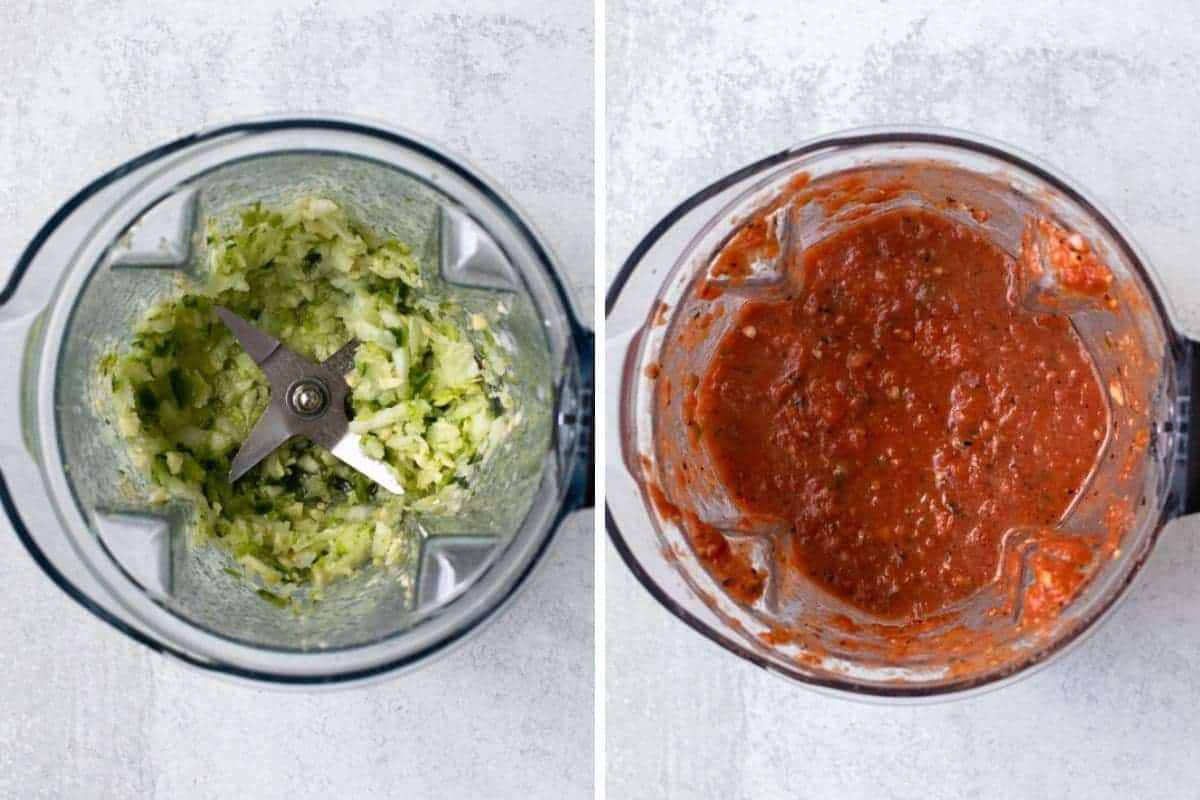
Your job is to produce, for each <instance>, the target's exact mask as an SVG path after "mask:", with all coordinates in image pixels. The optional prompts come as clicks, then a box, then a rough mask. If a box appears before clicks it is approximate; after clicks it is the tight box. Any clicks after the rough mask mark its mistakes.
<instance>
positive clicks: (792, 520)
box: [694, 209, 1108, 619]
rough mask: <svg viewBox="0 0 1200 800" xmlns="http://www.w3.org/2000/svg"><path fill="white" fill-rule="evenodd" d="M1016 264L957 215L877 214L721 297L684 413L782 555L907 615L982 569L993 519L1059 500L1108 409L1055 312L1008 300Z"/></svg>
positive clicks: (1046, 522) (916, 614)
mask: <svg viewBox="0 0 1200 800" xmlns="http://www.w3.org/2000/svg"><path fill="white" fill-rule="evenodd" d="M1078 252H1082V251H1080V250H1076V249H1074V248H1072V253H1078ZM1015 266H1016V265H1015V263H1014V261H1013V259H1012V258H1010V257H1009V256H1008V255H1007V254H1006V253H1004V252H1003V251H1002V250H1000V249H999V248H998V247H997V246H996V245H995V244H994V243H992V242H991V241H990V240H989V239H988V238H987V237H986V236H984V235H983V234H982V233H980V232H978V231H976V230H975V229H973V228H971V227H968V226H967V225H964V224H962V223H959V222H956V221H953V220H951V219H949V218H947V217H945V216H942V215H940V214H937V213H935V212H932V211H923V210H917V209H906V210H900V211H892V212H887V213H885V214H882V215H879V216H876V217H872V218H869V219H865V220H863V221H860V222H857V223H854V224H852V225H850V226H849V227H847V228H845V229H843V230H842V231H840V232H838V233H836V234H835V235H833V236H832V237H830V238H828V239H826V240H824V241H822V242H821V243H819V244H817V245H815V246H813V247H811V248H809V249H808V250H807V251H806V252H804V253H803V255H802V257H801V258H800V259H798V260H797V262H796V263H794V264H793V266H792V269H794V270H795V274H793V275H792V276H791V277H792V284H793V285H794V286H796V287H798V288H797V290H796V291H795V292H794V293H793V294H791V295H788V296H787V297H784V298H783V299H773V300H770V301H765V300H758V301H752V302H749V303H747V304H745V305H743V306H742V307H741V309H740V310H739V311H738V312H737V315H738V316H737V318H736V320H735V323H734V325H733V327H732V328H731V329H730V331H729V333H728V334H726V336H725V337H724V339H723V340H722V341H721V342H720V344H719V346H718V347H717V349H716V351H715V353H714V354H713V356H712V360H711V363H710V365H709V367H708V369H707V372H706V373H705V375H704V376H703V377H702V379H701V380H700V384H699V386H698V388H697V391H696V396H697V400H696V407H695V412H694V413H695V418H696V422H697V423H698V424H697V427H698V429H699V430H700V431H702V436H703V438H704V442H705V444H706V445H707V447H708V449H709V452H710V454H711V456H712V460H713V462H714V465H715V467H716V470H717V473H718V475H719V477H720V479H721V482H722V483H723V484H724V486H725V487H726V488H727V489H728V491H729V492H730V494H731V496H732V498H733V501H734V503H735V504H736V505H737V506H738V507H739V508H740V510H741V512H743V513H744V514H746V515H748V516H754V517H756V518H763V517H765V518H768V519H774V520H776V521H777V522H778V523H779V524H780V527H781V528H782V529H783V530H785V531H788V533H787V535H786V537H785V540H784V541H783V542H781V543H780V544H781V545H782V546H779V547H777V548H776V558H777V559H778V561H779V566H780V567H781V568H783V569H786V570H789V571H791V572H793V573H795V574H801V575H805V576H807V577H808V578H809V579H810V580H812V581H814V582H815V583H816V584H817V585H819V586H821V587H822V588H823V589H825V590H826V591H828V592H830V593H832V594H833V595H835V596H838V597H840V598H842V599H844V600H845V601H847V602H849V603H851V604H852V605H854V606H856V607H858V608H860V609H862V610H863V611H866V612H868V613H870V614H873V615H875V616H878V617H882V618H887V619H918V618H921V617H925V616H928V615H931V614H934V613H937V612H938V611H940V610H943V609H945V608H947V607H948V606H950V605H952V604H954V603H956V602H959V601H961V600H964V599H965V598H967V597H969V596H970V595H972V594H973V593H975V592H977V591H979V590H980V589H981V588H983V587H984V586H985V585H987V584H988V583H990V582H991V581H993V580H994V579H995V578H996V575H997V572H998V570H999V569H1000V568H1001V557H1002V554H1003V549H1004V548H1003V539H1004V537H1005V535H1006V533H1007V532H1009V531H1012V530H1014V529H1018V530H1019V529H1023V528H1042V529H1044V528H1047V527H1051V526H1054V525H1055V524H1056V523H1057V522H1058V521H1059V520H1060V519H1061V518H1062V517H1063V516H1064V514H1065V513H1066V511H1067V509H1068V508H1069V506H1070V505H1071V503H1072V501H1073V500H1074V499H1075V497H1076V496H1077V494H1078V493H1079V492H1080V491H1081V489H1082V487H1083V485H1084V483H1085V481H1086V479H1087V477H1088V475H1089V473H1090V471H1091V470H1092V468H1093V465H1094V463H1095V461H1096V459H1097V457H1098V454H1099V452H1100V450H1101V446H1102V442H1103V440H1104V437H1105V433H1106V430H1107V426H1108V411H1107V407H1106V405H1105V401H1104V399H1103V388H1102V386H1101V383H1100V379H1099V378H1098V376H1097V374H1096V371H1095V369H1094V367H1093V365H1092V362H1091V359H1090V358H1089V356H1088V354H1087V353H1086V351H1085V350H1084V348H1083V345H1082V344H1081V342H1080V340H1079V339H1078V337H1077V336H1076V335H1075V333H1074V331H1073V329H1072V328H1071V325H1070V322H1069V321H1068V320H1067V319H1066V318H1065V317H1063V316H1059V315H1053V314H1045V313H1035V312H1032V311H1029V310H1028V309H1026V308H1024V307H1022V306H1021V305H1019V304H1018V303H1017V302H1016V301H1015V299H1014V295H1015V291H1014V288H1013V287H1014V270H1015ZM1065 267H1066V269H1065V270H1064V272H1065V273H1068V274H1070V275H1071V276H1073V277H1077V278H1078V282H1079V283H1081V284H1088V285H1091V284H1092V283H1093V282H1099V281H1101V278H1097V277H1095V276H1094V275H1093V272H1094V271H1093V270H1091V269H1089V267H1090V264H1089V263H1086V260H1084V259H1082V258H1081V259H1079V260H1074V259H1072V260H1071V262H1070V263H1069V264H1066V265H1065ZM1085 556H1086V554H1085V555H1084V556H1080V558H1084V557H1085ZM1085 563H1086V562H1085ZM742 588H743V589H746V590H749V589H753V588H757V587H749V586H744V587H742ZM747 593H750V592H747Z"/></svg>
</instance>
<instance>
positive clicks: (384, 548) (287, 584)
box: [99, 197, 521, 604]
mask: <svg viewBox="0 0 1200 800" xmlns="http://www.w3.org/2000/svg"><path fill="white" fill-rule="evenodd" d="M205 252H206V255H207V261H206V264H205V273H204V278H203V280H202V281H191V280H184V281H183V282H182V285H181V290H180V292H179V293H178V294H176V295H174V296H172V297H169V298H167V299H164V300H161V301H159V302H158V303H156V304H155V305H154V306H152V307H151V308H150V309H149V310H148V311H147V312H146V313H145V314H144V315H143V316H142V317H141V319H140V320H138V321H137V323H136V326H135V330H134V334H133V337H132V341H131V342H130V343H129V344H128V346H127V347H125V348H123V349H121V350H117V349H113V350H110V351H109V352H107V353H106V354H105V355H104V357H103V358H102V359H101V361H100V364H99V369H100V375H101V388H102V393H101V395H102V396H101V410H102V412H103V413H105V415H106V416H107V418H108V419H110V420H111V421H112V422H113V424H114V425H115V427H116V428H117V430H118V431H119V433H120V435H121V437H122V439H123V440H124V442H125V444H126V446H127V448H128V452H129V457H130V461H131V463H132V464H133V465H134V467H135V468H136V469H138V470H139V471H140V472H141V473H142V477H144V478H145V480H146V481H147V482H148V484H149V485H150V487H151V494H150V497H149V498H148V499H149V501H150V502H151V503H152V504H166V503H170V502H176V501H182V502H185V503H188V504H190V505H191V506H192V508H194V514H195V517H194V520H193V523H192V527H191V536H192V541H193V542H194V543H195V544H198V545H204V544H216V545H217V546H219V547H222V548H225V549H226V550H227V551H228V552H229V553H230V555H231V556H232V558H233V559H234V560H235V561H236V562H237V564H239V565H240V567H241V571H242V572H244V573H245V574H246V575H247V576H248V577H250V578H257V579H259V581H261V583H263V584H265V585H266V586H268V587H270V590H269V591H268V590H265V589H264V590H263V591H262V592H260V594H262V595H263V596H264V597H266V598H267V599H270V600H273V601H277V602H279V603H280V604H288V603H289V602H290V600H289V598H290V597H292V596H293V595H295V594H296V592H297V591H298V590H301V589H305V590H311V589H318V590H319V589H320V587H322V586H324V585H326V584H328V583H329V582H330V581H333V580H336V579H338V578H341V577H346V576H350V575H353V574H355V573H356V572H357V571H359V570H360V569H362V568H363V567H364V566H365V565H368V564H374V565H386V566H391V565H396V564H401V563H405V562H406V561H408V560H409V559H411V558H412V556H413V551H414V544H415V542H414V541H413V536H412V534H411V533H409V532H406V528H405V526H403V525H402V524H401V522H402V520H403V518H404V516H405V515H406V514H409V513H417V514H436V515H452V514H454V513H456V511H457V510H458V509H459V508H461V507H462V504H463V503H464V501H465V500H466V499H467V498H468V497H469V495H470V490H471V483H472V478H473V476H474V475H475V474H476V473H477V472H478V470H479V468H480V466H481V464H483V463H484V462H485V461H486V460H487V458H488V457H489V455H490V454H491V453H493V452H494V451H495V450H496V448H497V447H498V446H499V445H500V444H501V443H502V442H503V441H504V440H505V439H506V437H507V436H508V434H509V432H510V431H511V430H512V429H513V428H514V427H515V426H516V425H518V424H519V423H520V419H521V412H520V410H518V409H516V408H515V407H514V406H515V404H514V401H513V395H512V392H511V391H510V387H509V383H510V381H511V380H512V377H511V376H512V371H511V348H510V346H506V344H505V341H506V340H505V337H503V336H500V335H497V334H496V333H495V330H494V326H495V325H496V324H497V322H498V320H499V318H500V316H502V315H504V314H505V313H506V309H505V307H504V306H503V304H496V306H495V307H494V310H489V311H487V312H486V313H472V314H469V315H464V314H463V313H461V309H456V308H455V307H454V306H453V305H452V304H451V303H450V302H449V301H448V300H446V299H439V298H438V293H436V292H426V291H423V290H425V289H427V288H428V287H426V286H425V282H424V280H423V278H422V275H421V270H420V269H419V265H418V263H417V259H416V257H415V256H414V255H413V254H412V252H411V251H410V249H409V247H408V246H407V245H406V244H405V243H404V242H401V241H398V240H396V239H385V238H380V237H377V236H375V235H373V234H372V232H371V231H369V230H367V229H366V228H365V227H363V226H361V225H359V224H356V223H355V222H354V221H353V220H352V219H351V218H350V216H349V215H348V214H347V212H346V211H345V210H344V209H343V208H341V207H339V206H338V205H337V204H336V203H334V202H333V201H331V200H329V199H326V198H322V197H305V198H303V199H300V200H297V201H296V202H293V203H290V204H288V205H285V206H280V207H266V206H262V205H255V206H252V207H249V208H244V209H242V210H240V211H239V212H237V213H236V214H235V215H232V216H230V217H223V218H222V219H221V220H218V219H216V218H209V219H207V220H206V222H205ZM201 283H202V284H203V285H201ZM216 305H224V306H226V307H228V308H229V309H231V310H232V311H234V312H235V313H237V314H239V315H241V316H242V317H243V318H245V319H247V320H250V321H251V322H253V323H254V324H256V325H257V326H259V327H261V328H262V329H264V330H266V331H267V332H269V333H270V334H272V335H273V336H275V337H276V338H278V339H279V340H280V341H282V342H284V343H286V344H287V345H289V346H291V347H292V348H293V349H295V350H296V351H297V352H298V353H299V354H301V355H302V356H304V357H306V358H309V359H314V360H324V359H325V358H328V357H329V356H330V355H332V354H333V353H334V352H335V351H336V350H337V349H338V348H340V347H341V346H342V345H344V344H346V342H348V341H349V340H350V339H351V338H353V337H357V338H358V339H359V340H360V342H361V343H362V344H361V345H360V346H359V348H358V350H357V353H356V356H355V366H354V370H353V372H352V373H350V374H349V375H348V376H347V381H348V383H349V384H350V387H351V390H352V396H351V407H352V409H353V412H354V419H353V421H352V422H351V428H352V430H354V431H355V432H357V433H359V434H361V435H362V437H363V445H362V446H363V449H364V450H365V451H366V452H367V453H368V454H369V455H371V456H372V457H374V458H377V459H379V460H382V461H383V462H385V463H386V464H388V465H389V466H390V467H391V468H392V469H393V470H394V471H395V474H396V475H397V477H398V479H399V480H400V482H401V483H402V484H403V486H404V489H405V494H403V495H393V494H391V493H390V492H388V491H386V490H384V489H381V488H379V487H377V485H376V484H375V483H374V482H372V481H370V480H369V479H368V478H366V477H364V476H363V475H361V474H359V473H358V472H357V471H355V470H354V469H352V468H351V467H348V466H346V465H345V464H343V463H342V462H341V461H338V460H337V459H336V458H334V457H333V456H331V455H330V454H329V453H328V452H327V451H325V450H324V449H322V448H321V447H319V446H317V445H314V444H312V443H310V442H308V441H307V440H306V439H302V438H294V439H292V440H290V441H289V442H288V443H287V444H285V445H283V446H282V447H280V448H279V449H277V450H276V451H275V452H274V453H272V454H271V455H270V456H268V457H267V458H266V459H265V460H264V461H263V462H262V463H260V464H259V465H258V466H256V467H255V468H254V469H252V470H251V471H250V472H249V473H247V474H246V475H245V476H244V477H242V478H241V479H240V480H238V481H237V482H236V483H234V484H230V483H229V480H228V475H229V469H230V462H231V461H232V459H233V456H234V454H235V453H237V451H238V448H239V447H240V446H241V444H242V442H243V441H244V440H245V439H246V437H247V435H248V434H249V433H250V430H251V428H252V427H253V426H254V424H255V422H257V420H258V418H259V416H260V415H261V414H262V412H263V410H264V409H265V408H266V405H267V401H268V397H269V388H268V384H267V381H266V378H265V377H264V376H263V374H262V373H261V372H260V371H259V369H258V367H257V365H255V363H254V362H253V360H251V358H250V357H249V356H248V355H247V354H246V353H245V352H244V351H243V350H242V348H241V346H240V345H239V344H238V343H237V341H236V340H235V339H234V338H233V335H232V334H231V333H229V331H228V330H227V329H226V328H225V326H224V325H223V324H222V323H221V322H220V320H219V319H218V318H217V316H216V314H215V312H214V311H213V307H214V306H216ZM456 312H457V313H456Z"/></svg>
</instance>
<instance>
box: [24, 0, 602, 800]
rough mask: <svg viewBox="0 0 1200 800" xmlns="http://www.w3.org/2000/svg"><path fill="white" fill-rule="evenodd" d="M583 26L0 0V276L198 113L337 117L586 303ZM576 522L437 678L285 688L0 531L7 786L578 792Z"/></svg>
mask: <svg viewBox="0 0 1200 800" xmlns="http://www.w3.org/2000/svg"><path fill="white" fill-rule="evenodd" d="M449 5H456V6H457V7H459V8H460V10H459V11H458V12H457V13H456V12H453V11H450V10H448V9H447V6H449ZM466 9H469V11H467V10H466ZM592 13H593V12H592V6H591V3H590V2H587V1H586V0H572V1H571V2H559V3H541V2H537V0H528V1H527V2H472V3H461V4H447V3H443V2H430V1H429V0H418V1H416V2H413V1H411V0H410V1H406V2H404V3H393V2H339V3H333V2H327V3H317V2H309V3H291V2H286V0H267V2H246V1H245V0H230V1H228V2H205V3H170V4H168V3H149V2H146V3H136V2H71V3H61V2H59V3H39V2H24V1H23V0H22V1H20V2H18V1H17V0H0V75H3V80H2V81H0V284H2V283H3V282H4V280H6V279H7V276H8V274H9V270H11V265H12V263H13V262H14V261H15V259H16V258H17V255H18V253H19V252H20V250H21V248H23V247H24V245H25V244H26V242H27V241H28V239H29V238H30V237H31V236H32V235H33V233H34V231H35V230H36V229H37V227H38V226H40V225H41V224H42V223H43V222H44V221H45V220H46V218H47V217H49V215H50V214H51V213H52V212H53V211H54V210H55V209H56V208H57V207H58V205H59V204H60V203H62V202H63V201H65V200H66V199H67V197H68V196H69V195H70V194H72V193H73V192H75V191H76V190H77V189H79V188H80V187H82V186H83V184H84V183H86V182H87V181H89V180H91V179H92V178H93V177H95V176H96V175H98V174H99V173H100V172H101V171H103V170H106V169H108V168H109V167H111V166H115V165H116V164H117V163H119V162H121V161H123V160H125V159H127V158H130V157H132V156H134V155H136V154H138V153H140V152H142V151H144V150H146V149H148V148H149V147H151V146H153V145H156V144H159V143H162V142H164V141H167V140H169V139H172V138H174V137H176V136H179V135H181V134H184V133H187V132H190V131H192V130H194V129H196V128H197V127H199V126H202V125H208V124H210V123H216V122H220V121H224V120H227V119H230V118H234V117H242V116H246V115H252V114H261V113H266V112H280V111H306V110H327V111H340V112H345V113H352V114H359V115H364V116H367V117H372V118H376V119H380V120H384V121H387V122H389V123H392V124H395V125H400V126H403V127H406V128H409V129H411V130H413V131H416V132H418V133H421V134H424V135H426V136H429V137H431V138H433V139H435V140H437V141H439V142H442V143H443V144H445V145H447V146H449V147H451V148H453V149H454V150H456V151H458V152H460V153H463V154H464V155H466V156H467V157H468V158H469V159H470V160H471V161H472V162H473V163H475V164H476V165H478V166H479V167H480V168H481V169H483V170H484V171H485V172H487V173H488V174H490V175H491V176H492V177H494V178H495V179H496V180H497V181H499V183H500V184H501V185H503V186H504V187H506V188H507V189H508V190H509V192H510V193H511V194H512V195H513V196H515V198H516V200H517V202H518V203H519V204H521V205H522V207H523V208H525V209H526V211H528V213H529V214H530V215H531V217H532V218H533V219H534V220H535V221H536V223H537V224H538V225H539V227H540V228H541V230H542V231H543V232H544V233H545V234H546V236H547V237H548V239H549V241H550V243H551V245H552V246H553V247H554V248H555V249H556V250H557V252H558V254H559V255H560V256H561V258H562V261H563V263H564V264H565V265H566V268H567V271H568V273H569V275H570V280H571V282H572V284H573V285H574V289H575V291H576V293H577V295H578V297H579V299H580V301H581V302H582V303H583V307H584V308H588V309H590V308H591V298H592V294H591V293H592V285H593V269H592V250H593V247H592V242H593V236H592V232H593V218H592V208H593V206H592V144H593V141H592V118H593V117H592V115H593V105H592ZM0 413H12V409H0ZM590 532H591V518H590V517H577V518H575V519H573V520H572V521H571V522H570V523H569V524H568V525H567V526H566V527H565V529H564V530H563V531H562V532H561V534H560V536H559V540H558V542H557V543H556V545H555V546H554V547H553V548H552V550H551V552H550V555H549V557H548V561H547V563H546V564H545V565H544V566H543V568H542V569H541V570H540V571H539V572H538V573H537V574H536V576H535V578H534V579H533V581H532V584H531V586H530V587H529V588H528V590H527V591H526V592H525V593H524V594H523V595H522V596H521V597H520V598H519V599H518V601H517V602H516V604H515V605H514V606H513V607H512V608H511V610H510V611H509V612H508V613H507V614H506V615H505V616H504V617H503V618H501V619H500V620H499V621H498V622H497V623H496V624H494V625H493V626H491V627H490V628H488V629H487V630H486V631H485V632H484V633H483V634H482V635H481V636H480V638H479V639H477V640H475V641H472V642H470V643H469V644H468V645H467V646H466V647H464V648H462V649H460V650H459V651H457V652H455V653H454V654H452V655H451V656H449V657H448V658H446V659H444V660H443V661H440V662H438V663H437V664H436V665H434V666H433V667H432V668H430V669H428V670H426V671H423V672H419V673H416V674H413V675H411V676H405V677H402V678H400V679H398V680H395V681H391V682H387V683H384V684H381V685H378V686H374V687H369V688H366V689H361V690H353V691H346V692H339V693H334V694H300V693H292V694H279V693H273V692H264V691H256V690H252V689H247V688H243V687H240V686H234V685H230V684H227V683H225V682H223V681H219V680H217V679H214V678H211V677H208V676H205V675H202V674H198V673H195V672H192V671H190V670H186V669H184V668H181V667H179V666H176V665H174V664H171V663H168V662H166V661H165V660H163V659H161V658H158V657H156V656H154V655H153V654H151V653H150V651H148V650H146V649H145V648H143V647H141V646H139V645H136V644H133V643H132V642H130V641H127V640H125V639H124V638H123V637H121V636H120V635H119V634H118V633H116V632H115V631H113V630H111V629H109V628H108V627H107V626H105V625H103V624H102V623H100V622H98V621H97V620H95V619H94V618H92V617H91V616H90V615H89V614H87V613H86V612H85V611H83V610H82V609H81V608H79V607H78V606H76V605H75V604H74V603H73V602H72V601H70V600H68V599H67V597H66V596H65V595H63V594H62V593H61V592H59V591H58V589H56V588H55V587H54V586H53V585H52V584H51V583H50V581H49V580H47V579H46V578H44V577H43V576H42V575H41V574H40V573H39V571H38V569H37V567H36V566H35V565H34V564H33V562H32V561H31V560H30V558H29V557H28V556H27V555H26V554H25V552H24V551H23V550H22V548H21V546H20V544H19V543H18V542H17V540H16V538H15V537H14V536H13V535H12V532H11V529H10V528H9V526H8V525H7V522H0V608H3V613H0V642H2V643H3V645H2V648H0V649H2V652H3V656H0V797H5V798H8V797H13V798H15V797H21V798H33V797H46V798H51V797H53V798H147V797H155V798H207V797H213V798H231V797H253V798H295V797H346V798H368V797H412V798H421V797H445V798H460V797H461V798H466V797H490V798H525V797H537V798H543V797H544V798H581V797H590V796H591V791H592V707H593V703H592V684H593V677H592V676H593V668H592V664H593V656H592V597H591V587H592V537H591V533H590Z"/></svg>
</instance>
